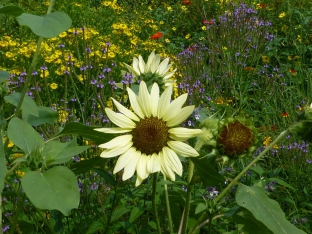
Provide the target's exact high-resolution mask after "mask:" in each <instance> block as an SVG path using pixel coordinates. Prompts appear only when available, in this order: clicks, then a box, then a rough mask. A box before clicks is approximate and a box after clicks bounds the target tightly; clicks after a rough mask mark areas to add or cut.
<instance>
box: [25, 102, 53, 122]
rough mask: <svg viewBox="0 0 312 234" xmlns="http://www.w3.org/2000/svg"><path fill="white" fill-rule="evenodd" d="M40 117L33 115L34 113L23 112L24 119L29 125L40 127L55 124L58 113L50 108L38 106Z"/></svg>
mask: <svg viewBox="0 0 312 234" xmlns="http://www.w3.org/2000/svg"><path fill="white" fill-rule="evenodd" d="M37 112H38V116H35V115H33V112H32V111H29V110H27V109H24V110H23V113H22V117H23V120H25V121H26V122H27V123H29V124H30V125H32V126H39V125H41V124H46V123H47V124H54V123H56V122H57V120H58V113H57V112H56V111H55V110H52V109H51V108H50V107H45V106H37Z"/></svg>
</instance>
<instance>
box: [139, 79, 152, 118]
mask: <svg viewBox="0 0 312 234" xmlns="http://www.w3.org/2000/svg"><path fill="white" fill-rule="evenodd" d="M137 100H138V102H139V105H140V107H141V110H142V112H143V114H144V117H150V116H151V96H150V94H149V93H148V90H147V86H146V84H145V82H144V81H143V80H142V81H141V83H140V87H139V96H138V99H137Z"/></svg>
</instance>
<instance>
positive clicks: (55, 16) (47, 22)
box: [16, 12, 72, 38]
mask: <svg viewBox="0 0 312 234" xmlns="http://www.w3.org/2000/svg"><path fill="white" fill-rule="evenodd" d="M16 20H17V21H18V23H19V24H20V25H22V26H27V27H29V28H30V29H31V30H32V31H33V33H34V34H36V35H38V36H41V37H46V38H51V37H56V36H58V35H59V34H60V33H61V32H64V31H66V30H67V29H69V28H70V26H71V24H72V21H71V19H70V18H69V16H68V15H67V14H66V13H64V12H53V13H50V14H48V15H45V16H43V17H42V16H37V15H31V14H26V13H23V14H22V15H20V16H18V17H17V18H16Z"/></svg>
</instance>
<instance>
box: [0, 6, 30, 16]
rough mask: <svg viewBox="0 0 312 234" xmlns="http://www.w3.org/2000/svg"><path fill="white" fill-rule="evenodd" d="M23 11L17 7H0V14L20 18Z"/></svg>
mask: <svg viewBox="0 0 312 234" xmlns="http://www.w3.org/2000/svg"><path fill="white" fill-rule="evenodd" d="M23 12H24V11H23V9H21V8H19V7H17V6H2V7H0V14H5V15H9V16H20V15H21V14H22V13H23Z"/></svg>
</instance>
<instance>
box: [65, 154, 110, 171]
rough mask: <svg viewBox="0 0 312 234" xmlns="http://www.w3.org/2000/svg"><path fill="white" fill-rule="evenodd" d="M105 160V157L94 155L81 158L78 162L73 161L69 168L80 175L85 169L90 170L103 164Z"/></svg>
mask: <svg viewBox="0 0 312 234" xmlns="http://www.w3.org/2000/svg"><path fill="white" fill-rule="evenodd" d="M106 162H107V159H106V158H101V157H94V158H90V159H86V160H81V161H80V162H76V163H73V164H72V165H71V166H70V169H71V170H72V171H73V172H74V173H75V174H76V175H80V174H82V173H85V172H87V171H90V170H91V169H92V168H94V167H96V166H104V165H105V164H106Z"/></svg>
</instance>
